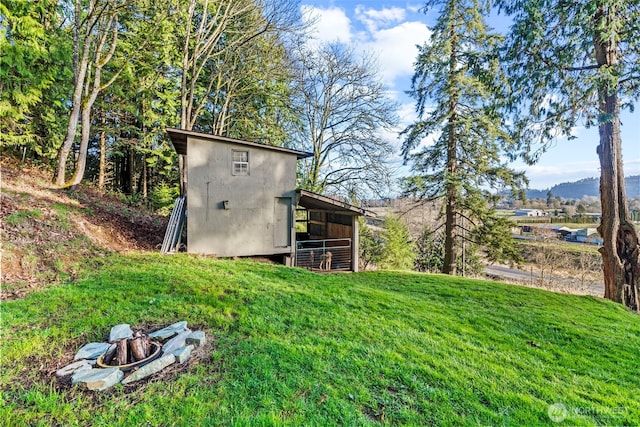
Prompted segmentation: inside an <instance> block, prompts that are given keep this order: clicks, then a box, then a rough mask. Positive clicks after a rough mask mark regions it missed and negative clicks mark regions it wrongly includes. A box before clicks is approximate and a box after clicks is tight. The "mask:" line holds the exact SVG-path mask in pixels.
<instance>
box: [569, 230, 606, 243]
mask: <svg viewBox="0 0 640 427" xmlns="http://www.w3.org/2000/svg"><path fill="white" fill-rule="evenodd" d="M575 240H576V241H577V242H580V243H593V244H598V245H601V244H602V243H603V240H602V237H600V234H598V230H597V229H595V228H581V229H579V230H577V231H576V232H575Z"/></svg>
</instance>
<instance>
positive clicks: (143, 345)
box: [56, 321, 205, 391]
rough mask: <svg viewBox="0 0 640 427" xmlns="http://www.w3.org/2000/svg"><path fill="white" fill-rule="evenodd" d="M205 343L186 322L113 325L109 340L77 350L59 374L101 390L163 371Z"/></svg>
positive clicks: (183, 359)
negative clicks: (147, 328) (152, 327)
mask: <svg viewBox="0 0 640 427" xmlns="http://www.w3.org/2000/svg"><path fill="white" fill-rule="evenodd" d="M204 343H205V334H204V332H203V331H192V330H191V329H189V328H187V322H185V321H182V322H177V323H174V324H172V325H169V326H167V327H166V328H163V329H159V330H157V331H153V332H151V333H149V334H144V333H142V332H140V331H138V332H136V333H134V332H133V330H132V329H131V327H130V326H129V325H127V324H122V325H117V326H114V327H113V328H111V333H110V334H109V341H108V342H94V343H89V344H86V345H85V346H83V347H82V348H81V349H80V350H78V352H77V353H76V355H75V357H74V360H75V362H74V363H71V364H70V365H67V366H65V367H64V368H61V369H59V370H58V371H57V372H56V375H57V376H58V377H67V376H69V375H70V376H71V383H72V384H79V385H81V386H84V387H85V388H87V389H89V390H96V391H102V390H106V389H108V388H109V387H112V386H114V385H115V384H118V383H122V384H129V383H132V382H134V381H139V380H141V379H143V378H146V377H148V376H150V375H153V374H155V373H156V372H160V371H161V370H163V369H165V368H166V367H168V366H170V365H172V364H174V363H185V362H186V361H187V360H189V358H190V357H191V353H192V351H193V350H194V348H195V347H199V346H201V345H202V344H204Z"/></svg>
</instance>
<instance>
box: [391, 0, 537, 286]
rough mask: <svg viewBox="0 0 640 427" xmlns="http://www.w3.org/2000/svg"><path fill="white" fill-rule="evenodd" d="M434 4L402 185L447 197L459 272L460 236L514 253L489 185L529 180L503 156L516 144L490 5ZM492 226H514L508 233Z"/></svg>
mask: <svg viewBox="0 0 640 427" xmlns="http://www.w3.org/2000/svg"><path fill="white" fill-rule="evenodd" d="M436 6H441V9H440V11H439V15H438V19H437V22H436V25H435V26H434V28H433V32H432V35H431V38H430V40H429V41H428V42H426V43H425V44H424V45H422V46H421V47H420V48H419V54H418V58H417V61H416V63H415V74H414V76H413V80H412V86H411V91H410V94H411V95H412V96H413V97H414V98H415V99H416V101H417V112H418V115H419V119H418V121H417V122H415V123H414V124H412V125H411V126H409V127H408V128H407V129H405V131H404V135H405V137H406V139H405V141H404V143H403V155H404V158H405V161H407V162H409V161H410V162H412V170H413V172H414V175H413V176H412V177H411V178H410V179H408V180H407V181H406V186H405V192H406V193H407V194H410V195H412V196H415V197H418V198H419V199H422V200H436V199H442V200H443V205H444V261H443V266H442V272H443V273H446V274H453V275H455V274H456V271H457V265H458V260H457V258H458V254H459V253H460V243H461V242H462V240H463V239H467V240H470V241H471V242H474V241H475V242H477V243H479V244H482V246H484V247H487V248H489V249H490V250H489V254H490V255H491V256H493V257H497V258H502V257H503V256H507V257H510V256H511V255H513V254H514V253H515V251H514V250H513V249H512V246H513V242H512V241H511V239H510V233H509V231H508V230H506V229H505V227H503V226H502V222H501V221H499V220H498V218H497V216H496V214H495V209H494V208H493V206H492V204H493V203H494V202H495V200H496V196H495V194H492V193H491V192H490V191H489V190H490V189H505V188H510V189H511V190H512V191H514V192H515V191H517V190H519V189H520V188H521V187H522V186H523V184H524V183H525V182H526V179H525V177H524V175H523V174H520V173H516V172H515V171H513V170H511V169H509V168H508V167H507V165H506V164H505V163H504V162H503V160H502V156H503V155H504V154H506V153H508V152H510V150H511V148H512V147H513V143H512V141H511V139H510V133H509V131H508V129H507V127H506V125H505V121H504V119H503V118H502V115H501V111H500V108H501V107H502V102H503V101H504V100H505V99H506V95H507V92H506V88H508V85H507V83H506V81H505V80H504V77H503V74H502V73H501V70H500V63H499V60H498V54H497V51H498V50H497V49H498V47H499V44H500V42H501V38H500V37H499V36H498V35H496V34H493V33H491V32H490V31H489V28H488V27H487V25H486V23H485V19H484V16H485V14H487V13H488V12H489V7H488V6H487V5H486V3H485V2H481V1H478V0H448V1H444V0H431V1H429V2H427V5H426V7H425V11H428V10H431V9H432V8H434V7H436ZM425 138H432V139H434V141H433V143H427V142H426V141H425ZM489 224H492V225H501V227H500V228H499V229H495V228H492V227H490V226H488V225H489ZM495 233H509V234H507V236H509V238H496V237H495ZM488 235H493V236H494V237H493V238H490V239H486V238H485V236H488ZM493 245H499V246H502V245H506V246H507V248H502V249H500V248H491V246H493Z"/></svg>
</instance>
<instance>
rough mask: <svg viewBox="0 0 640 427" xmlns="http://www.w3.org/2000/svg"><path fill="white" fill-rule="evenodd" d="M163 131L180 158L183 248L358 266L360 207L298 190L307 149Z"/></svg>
mask: <svg viewBox="0 0 640 427" xmlns="http://www.w3.org/2000/svg"><path fill="white" fill-rule="evenodd" d="M167 133H168V134H169V137H170V138H171V141H172V143H173V145H174V147H175V149H176V151H177V152H178V154H180V155H183V156H184V158H185V164H186V166H185V169H186V179H185V181H186V182H185V183H184V187H185V188H186V205H187V233H186V234H187V252H190V253H199V254H211V255H216V256H219V257H236V256H238V257H241V256H270V257H279V258H281V259H282V261H283V262H284V263H286V264H287V265H298V266H302V267H307V268H310V269H322V270H350V271H357V270H358V221H357V217H358V216H360V215H363V214H364V211H363V210H362V209H360V208H357V207H354V206H351V205H349V204H347V203H343V202H340V201H337V200H334V199H331V198H328V197H325V196H321V195H318V194H314V193H311V192H308V191H304V190H296V171H297V161H298V160H299V159H303V158H305V157H308V156H311V154H310V153H305V152H302V151H297V150H292V149H288V148H283V147H275V146H270V145H264V144H257V143H252V142H248V141H242V140H237V139H232V138H225V137H221V136H215V135H209V134H204V133H199V132H193V131H186V130H181V129H167ZM297 229H299V230H300V231H297Z"/></svg>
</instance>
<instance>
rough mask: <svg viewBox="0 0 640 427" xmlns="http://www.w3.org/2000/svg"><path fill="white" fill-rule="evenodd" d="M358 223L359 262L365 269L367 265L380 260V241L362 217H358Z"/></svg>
mask: <svg viewBox="0 0 640 427" xmlns="http://www.w3.org/2000/svg"><path fill="white" fill-rule="evenodd" d="M358 223H359V227H358V230H359V239H358V240H359V241H360V245H359V250H360V254H359V255H360V262H361V264H362V268H363V270H366V269H367V267H368V266H369V265H376V264H378V262H380V257H381V256H382V241H381V240H380V237H379V236H376V234H375V233H374V232H373V231H372V230H371V228H370V227H369V226H368V225H367V223H366V222H365V220H364V219H363V218H362V217H358Z"/></svg>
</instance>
